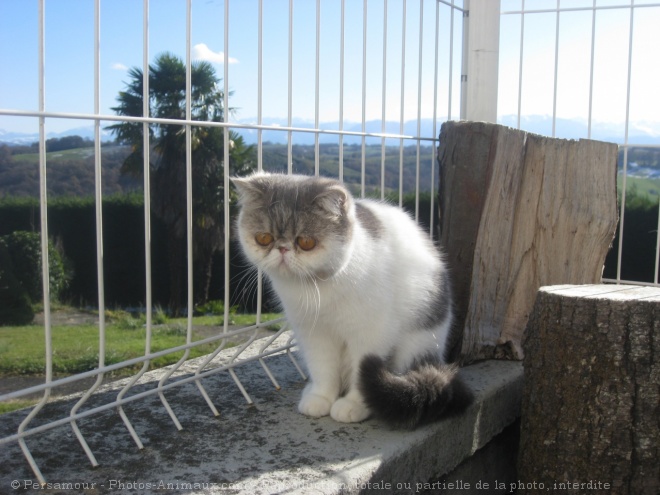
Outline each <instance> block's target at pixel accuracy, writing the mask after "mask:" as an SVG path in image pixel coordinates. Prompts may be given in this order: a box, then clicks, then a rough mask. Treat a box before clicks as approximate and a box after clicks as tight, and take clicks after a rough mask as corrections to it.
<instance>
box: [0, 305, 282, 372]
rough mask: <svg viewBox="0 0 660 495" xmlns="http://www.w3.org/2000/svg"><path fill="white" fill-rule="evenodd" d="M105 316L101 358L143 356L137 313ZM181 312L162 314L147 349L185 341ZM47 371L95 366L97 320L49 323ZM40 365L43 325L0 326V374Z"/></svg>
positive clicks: (236, 320) (165, 359)
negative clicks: (94, 322) (176, 315)
mask: <svg viewBox="0 0 660 495" xmlns="http://www.w3.org/2000/svg"><path fill="white" fill-rule="evenodd" d="M280 316H281V315H280V314H276V313H269V314H264V315H262V321H270V320H273V319H276V318H279V317H280ZM114 320H115V321H113V319H110V321H109V323H108V324H107V325H106V339H105V348H106V352H105V364H106V365H110V364H115V363H120V362H122V361H125V360H128V359H132V358H136V357H140V356H143V355H144V353H145V334H146V329H145V328H144V324H143V318H133V317H131V316H128V317H127V316H123V317H121V318H117V319H114ZM254 323H255V317H254V315H233V316H232V324H235V325H238V326H248V325H252V324H254ZM186 325H187V320H186V319H185V318H176V319H168V320H167V322H166V323H164V324H160V325H154V326H153V328H152V338H151V352H158V351H161V350H165V349H168V348H172V347H177V346H180V345H184V344H185V343H186ZM221 325H222V317H219V316H199V317H195V318H193V326H207V327H220V326H221ZM205 337H206V335H203V334H201V333H200V332H198V331H195V330H194V329H193V337H192V340H193V341H195V340H202V339H203V338H205ZM216 345H217V344H205V345H200V346H197V347H194V348H192V349H191V350H190V357H191V358H192V357H197V356H201V355H204V354H208V353H209V352H211V351H213V350H214V349H215V347H216ZM52 347H53V373H54V374H56V375H60V376H61V375H70V374H74V373H81V372H84V371H89V370H92V369H95V368H96V367H97V366H98V352H99V351H98V349H99V330H98V326H97V325H90V324H82V325H54V326H52ZM182 355H183V352H178V353H173V354H168V355H166V356H162V357H159V358H157V359H154V360H153V361H152V362H151V363H150V366H151V368H160V367H162V366H167V365H168V364H172V363H175V362H176V361H178V360H179V358H180V357H181V356H182ZM140 367H141V365H137V366H134V367H132V368H131V367H129V368H121V369H120V370H118V371H117V372H116V374H117V376H122V375H129V374H131V373H133V372H135V371H136V370H137V369H139V368H140ZM44 370H45V339H44V329H43V327H42V326H40V325H28V326H21V327H0V378H2V377H3V376H17V375H42V374H43V373H44Z"/></svg>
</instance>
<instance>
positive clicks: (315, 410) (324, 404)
mask: <svg viewBox="0 0 660 495" xmlns="http://www.w3.org/2000/svg"><path fill="white" fill-rule="evenodd" d="M331 406H332V402H331V401H330V400H329V399H328V398H326V397H323V396H322V395H316V394H310V393H307V394H304V395H303V397H302V399H300V402H299V403H298V411H300V412H301V413H302V414H304V415H305V416H311V417H312V418H320V417H321V416H327V415H328V414H330V407H331Z"/></svg>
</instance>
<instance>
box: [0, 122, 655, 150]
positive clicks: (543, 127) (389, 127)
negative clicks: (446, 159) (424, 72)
mask: <svg viewBox="0 0 660 495" xmlns="http://www.w3.org/2000/svg"><path fill="white" fill-rule="evenodd" d="M443 121H444V119H439V120H438V123H437V124H436V126H435V133H436V134H439V133H440V125H441V123H442V122H443ZM238 123H239V124H243V125H250V124H255V123H256V119H250V118H247V119H240V120H238ZM263 123H264V124H267V125H270V126H277V127H286V126H287V119H285V118H274V119H273V118H270V119H263ZM498 123H500V124H502V125H507V126H510V127H517V126H518V119H517V116H515V115H504V116H501V117H500V118H499V122H498ZM292 127H294V128H302V129H309V130H310V131H312V130H313V129H314V122H313V121H310V120H304V119H293V121H292ZM520 127H521V128H522V129H524V130H526V131H529V132H533V133H536V134H541V135H546V136H547V135H551V134H552V118H551V117H549V116H543V115H531V116H523V117H521V120H520ZM319 128H320V129H326V130H334V131H337V130H338V129H339V124H338V123H337V122H322V123H320V124H319ZM417 128H418V123H417V121H416V120H409V121H406V122H404V125H403V134H404V135H407V136H416V135H417V134H418V133H417ZM419 129H420V132H419V135H421V136H426V137H431V136H433V135H434V126H433V120H432V119H422V120H421V121H420V122H419ZM587 129H588V127H587V122H586V121H582V120H576V119H557V120H556V122H555V135H556V136H557V137H560V138H564V139H580V138H584V137H586V136H587ZM343 130H344V131H349V132H361V131H362V124H361V123H355V122H345V123H344V127H343ZM400 130H401V124H400V122H394V121H388V122H386V125H385V133H386V134H399V133H400ZM237 131H238V132H239V133H240V134H241V135H243V138H244V139H245V141H246V143H248V144H255V143H256V142H257V134H258V133H257V131H256V130H255V129H237ZM310 131H304V132H295V133H294V143H295V144H301V145H309V144H314V142H315V137H314V136H315V133H314V132H310ZM365 131H366V132H367V133H373V134H379V133H381V132H383V128H382V124H381V121H380V120H370V121H367V122H366V123H365ZM74 135H77V136H81V137H82V138H87V139H93V138H94V126H85V127H76V128H72V129H68V130H66V131H62V132H51V133H48V134H47V138H48V139H50V138H60V137H64V136H74ZM101 135H102V138H101V139H102V140H103V141H112V140H113V139H114V136H113V134H112V133H111V132H109V131H107V130H102V131H101ZM624 136H625V127H624V124H623V123H606V122H593V123H592V127H591V137H592V139H596V140H600V141H610V142H615V143H623V141H624ZM262 139H263V141H264V142H267V141H270V142H271V143H281V144H283V143H287V141H288V132H286V131H284V130H282V131H279V130H264V131H263V132H262ZM38 140H39V134H37V133H19V132H12V131H7V130H3V129H0V144H1V143H4V144H7V145H29V144H32V143H34V142H36V141H38ZM337 140H338V137H337V134H336V133H329V134H326V133H321V134H320V135H319V142H321V143H336V142H337ZM395 141H396V140H395ZM361 142H362V138H361V137H359V136H350V135H348V136H344V143H345V144H360V143H361ZM628 142H629V143H630V144H638V145H660V122H631V123H630V125H629V129H628ZM368 143H369V144H379V143H380V138H370V139H369V141H368ZM387 144H389V145H391V144H395V143H393V142H392V141H389V142H388V143H387ZM423 144H424V143H423Z"/></svg>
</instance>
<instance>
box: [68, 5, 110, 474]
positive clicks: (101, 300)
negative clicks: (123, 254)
mask: <svg viewBox="0 0 660 495" xmlns="http://www.w3.org/2000/svg"><path fill="white" fill-rule="evenodd" d="M100 61H101V1H100V0H96V1H95V2H94V114H95V115H96V116H97V119H96V120H95V121H94V179H95V182H94V185H95V200H96V201H95V207H96V274H97V287H98V305H99V360H98V366H99V369H103V367H104V366H105V284H104V275H103V192H102V191H103V189H102V177H103V173H102V169H101V122H100V120H99V119H98V116H99V115H100V113H101V105H100V100H101V96H100V90H101V83H100V79H101V66H100ZM103 376H104V373H103V372H101V373H99V374H98V375H97V376H96V381H95V382H94V384H93V385H92V386H91V387H90V388H89V389H88V390H87V392H85V394H84V395H83V396H82V397H81V398H80V400H79V401H78V402H77V403H76V404H75V405H74V406H73V407H72V408H71V411H70V414H69V415H70V417H71V418H73V417H74V416H75V415H76V413H77V412H78V410H79V409H80V408H81V407H82V405H83V404H84V403H85V402H87V400H88V399H89V398H90V397H91V395H92V394H93V393H94V392H95V391H96V389H98V388H99V386H100V385H101V384H102V383H103ZM71 428H72V429H73V432H74V434H75V435H76V438H77V439H78V442H79V443H80V445H81V446H82V448H83V450H84V451H85V454H87V458H88V459H89V461H90V462H91V463H92V466H98V464H99V463H98V461H97V460H96V457H95V456H94V454H93V453H92V450H91V449H90V448H89V445H88V444H87V441H85V438H84V437H83V435H82V433H81V431H80V428H78V424H77V423H76V421H75V420H72V421H71Z"/></svg>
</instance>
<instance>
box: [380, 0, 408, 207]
mask: <svg viewBox="0 0 660 495" xmlns="http://www.w3.org/2000/svg"><path fill="white" fill-rule="evenodd" d="M402 6H403V11H402V12H401V96H400V101H399V104H400V105H401V113H400V120H399V134H401V135H403V132H404V129H405V127H404V124H405V122H404V120H405V110H406V104H405V102H406V93H405V88H406V11H407V9H406V0H403V2H402ZM384 189H385V185H384V183H383V190H384ZM402 206H403V138H401V139H399V207H402Z"/></svg>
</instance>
